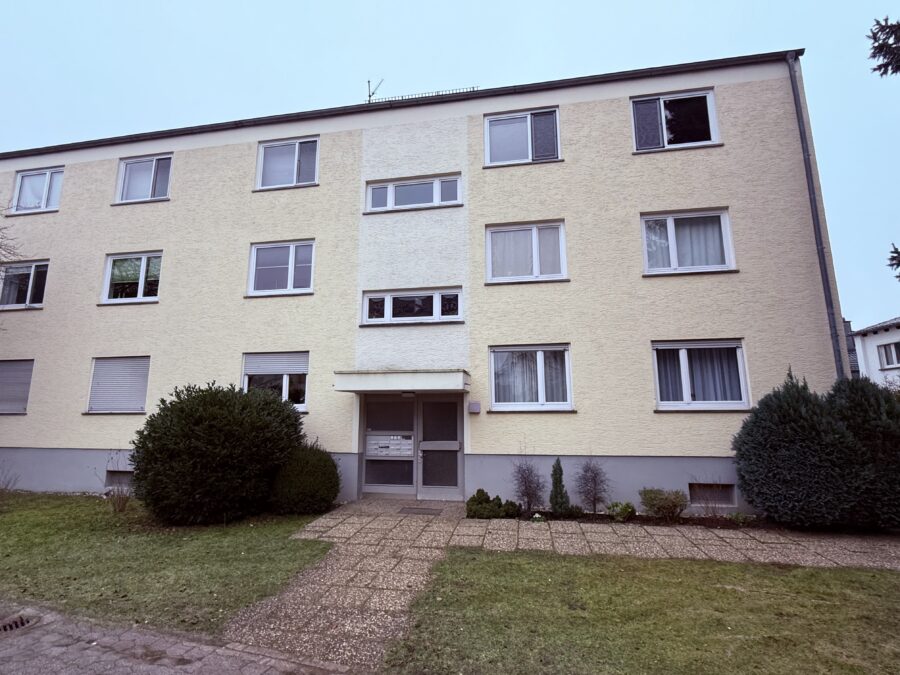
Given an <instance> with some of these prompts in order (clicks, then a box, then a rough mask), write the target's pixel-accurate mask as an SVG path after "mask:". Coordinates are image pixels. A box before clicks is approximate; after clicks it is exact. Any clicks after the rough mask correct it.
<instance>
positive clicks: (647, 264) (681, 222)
mask: <svg viewBox="0 0 900 675" xmlns="http://www.w3.org/2000/svg"><path fill="white" fill-rule="evenodd" d="M641 222H642V224H643V230H644V270H645V271H646V272H647V273H648V274H658V273H671V272H705V271H715V270H728V269H734V259H733V255H732V247H731V229H730V227H729V225H728V216H727V214H725V213H685V214H680V215H669V216H665V215H662V216H646V217H644V218H642V219H641Z"/></svg>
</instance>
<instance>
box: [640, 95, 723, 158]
mask: <svg viewBox="0 0 900 675" xmlns="http://www.w3.org/2000/svg"><path fill="white" fill-rule="evenodd" d="M713 93H714V92H713V90H712V89H701V90H698V91H683V92H678V93H677V94H654V95H651V96H636V97H634V98H632V99H631V100H630V101H629V106H630V107H631V111H630V112H631V143H632V147H633V148H634V151H635V152H638V153H642V152H660V151H661V150H669V149H676V148H698V147H703V146H704V145H716V144H718V143H719V142H720V141H719V124H718V121H717V120H716V100H715V96H714V95H713ZM700 96H705V97H706V114H707V116H708V117H709V140H708V141H697V142H696V143H672V144H669V134H668V132H667V131H666V115H665V102H666V101H671V100H673V99H678V98H699V97H700ZM653 100H658V101H659V115H660V121H661V123H662V142H663V145H662V147H661V148H644V149H642V150H638V146H637V125H636V124H635V121H634V104H635V103H636V102H638V101H653Z"/></svg>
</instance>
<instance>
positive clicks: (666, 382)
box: [656, 349, 684, 401]
mask: <svg viewBox="0 0 900 675" xmlns="http://www.w3.org/2000/svg"><path fill="white" fill-rule="evenodd" d="M678 352H679V350H678V349H657V350H656V373H657V376H658V377H659V400H660V401H683V400H684V394H683V393H682V391H681V360H680V358H679V355H678Z"/></svg>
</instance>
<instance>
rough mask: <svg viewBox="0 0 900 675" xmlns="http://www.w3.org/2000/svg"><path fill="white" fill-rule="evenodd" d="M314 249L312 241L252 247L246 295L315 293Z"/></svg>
mask: <svg viewBox="0 0 900 675" xmlns="http://www.w3.org/2000/svg"><path fill="white" fill-rule="evenodd" d="M313 248H314V242H312V241H295V242H286V243H282V244H254V245H253V246H251V247H250V280H249V282H248V283H249V286H248V288H247V294H248V295H294V294H298V293H312V279H313Z"/></svg>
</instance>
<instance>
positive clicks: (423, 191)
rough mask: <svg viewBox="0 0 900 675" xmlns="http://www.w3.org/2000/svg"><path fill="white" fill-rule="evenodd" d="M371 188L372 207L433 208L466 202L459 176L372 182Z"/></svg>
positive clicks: (369, 206) (386, 208)
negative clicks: (463, 199) (461, 195)
mask: <svg viewBox="0 0 900 675" xmlns="http://www.w3.org/2000/svg"><path fill="white" fill-rule="evenodd" d="M367 192H368V200H367V201H368V210H369V211H392V210H396V209H421V208H428V207H432V208H433V207H437V206H449V205H453V204H461V203H462V201H461V199H460V190H459V176H440V177H435V178H421V179H416V180H408V181H394V182H387V183H372V184H370V185H369V186H368V190H367Z"/></svg>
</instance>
